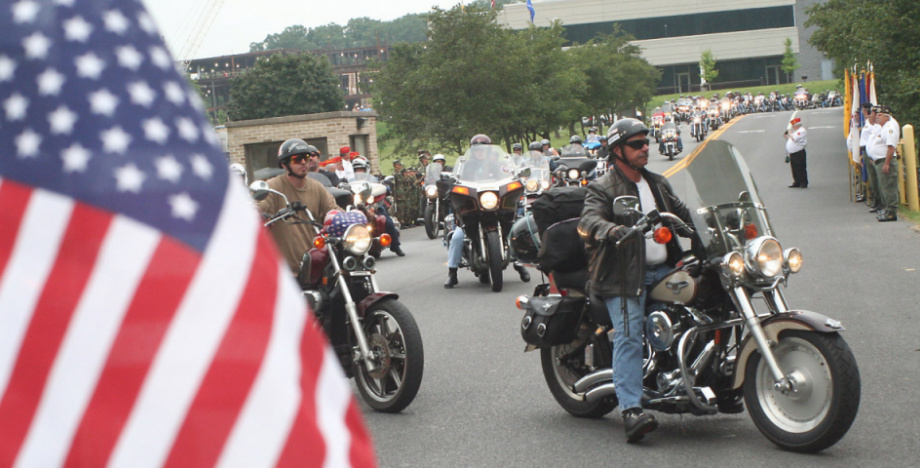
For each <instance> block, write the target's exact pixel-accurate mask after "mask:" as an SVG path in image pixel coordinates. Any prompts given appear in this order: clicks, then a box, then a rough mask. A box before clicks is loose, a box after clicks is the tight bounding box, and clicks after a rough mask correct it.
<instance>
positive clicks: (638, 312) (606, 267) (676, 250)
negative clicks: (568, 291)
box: [578, 118, 690, 442]
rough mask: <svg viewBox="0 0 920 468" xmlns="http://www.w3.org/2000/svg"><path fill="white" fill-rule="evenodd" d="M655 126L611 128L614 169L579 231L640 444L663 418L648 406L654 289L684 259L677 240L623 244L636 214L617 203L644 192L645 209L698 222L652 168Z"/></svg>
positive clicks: (593, 187)
mask: <svg viewBox="0 0 920 468" xmlns="http://www.w3.org/2000/svg"><path fill="white" fill-rule="evenodd" d="M648 133H649V129H648V127H646V126H645V125H644V124H643V123H642V122H640V121H638V120H636V119H628V118H627V119H621V120H619V121H617V122H616V123H615V124H614V125H613V126H612V127H611V128H610V130H609V131H608V133H607V140H608V143H609V145H610V148H611V153H610V156H611V157H610V161H609V167H610V168H611V169H610V170H608V171H607V173H606V174H604V176H603V177H601V178H599V179H597V180H595V181H593V182H591V183H590V184H588V187H587V191H588V194H587V197H586V198H585V208H584V211H583V212H582V218H581V221H580V222H579V224H578V232H579V234H580V235H581V237H582V239H583V240H584V241H585V243H586V250H587V253H588V259H589V260H588V262H589V265H588V278H589V281H590V284H591V289H592V293H593V294H597V295H599V296H601V297H602V298H603V299H604V303H605V304H606V306H607V312H608V313H609V314H610V318H611V319H612V322H613V328H614V330H615V331H614V339H613V369H614V371H613V372H614V373H613V381H614V384H615V385H616V393H617V398H618V399H619V405H620V410H621V411H622V414H623V423H624V430H625V432H626V440H627V442H636V441H638V440H640V439H642V438H643V437H644V436H645V434H647V433H648V432H651V431H653V430H655V429H656V428H657V427H658V422H657V421H656V420H655V418H654V416H652V415H650V414H646V413H645V412H644V411H643V410H642V407H641V397H642V336H643V333H644V323H645V310H646V308H645V307H646V292H647V291H648V288H649V287H650V286H651V285H653V284H655V283H656V282H658V281H659V280H660V279H661V278H662V277H664V276H665V275H666V274H667V273H668V271H670V267H672V266H673V265H675V264H676V263H677V261H678V260H679V259H680V257H681V252H682V250H681V248H680V244H679V243H678V241H677V239H676V238H674V239H672V240H671V242H668V244H667V245H661V244H656V243H655V242H654V241H652V240H647V239H645V238H644V237H643V236H640V235H634V236H632V237H630V238H628V239H626V240H624V241H623V243H622V244H621V245H620V246H616V242H617V241H619V240H621V239H623V238H624V237H625V236H626V234H627V232H628V231H629V227H630V226H631V225H632V224H633V222H634V221H635V218H636V217H635V215H631V214H626V215H615V214H614V212H613V201H614V199H615V198H617V197H619V196H624V195H630V196H634V197H637V198H638V199H639V201H640V205H641V210H642V211H643V212H644V213H649V212H650V211H652V210H656V209H657V210H659V211H667V212H670V213H674V214H675V215H677V216H679V217H680V218H681V219H683V220H684V221H687V222H690V212H689V210H688V209H687V207H686V206H685V205H684V204H683V202H681V201H680V200H679V199H678V198H677V196H675V195H674V192H673V190H672V189H671V185H670V184H669V183H668V181H667V179H665V178H664V177H662V176H661V175H659V174H655V173H652V172H649V171H648V170H646V169H645V166H646V164H648V156H649V154H648V152H649V148H648V143H649V140H648Z"/></svg>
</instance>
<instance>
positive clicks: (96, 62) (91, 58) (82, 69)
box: [75, 52, 105, 80]
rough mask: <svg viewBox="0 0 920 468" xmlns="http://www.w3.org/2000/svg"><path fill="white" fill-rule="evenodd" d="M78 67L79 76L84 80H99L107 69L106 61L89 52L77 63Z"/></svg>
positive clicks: (80, 57)
mask: <svg viewBox="0 0 920 468" xmlns="http://www.w3.org/2000/svg"><path fill="white" fill-rule="evenodd" d="M75 64H76V66H77V76H79V77H82V78H91V79H94V80H98V79H99V76H100V75H102V70H104V69H105V61H104V60H102V59H101V58H99V57H98V56H97V55H96V54H94V53H92V52H87V53H85V54H83V55H81V56H79V57H77V60H76V61H75Z"/></svg>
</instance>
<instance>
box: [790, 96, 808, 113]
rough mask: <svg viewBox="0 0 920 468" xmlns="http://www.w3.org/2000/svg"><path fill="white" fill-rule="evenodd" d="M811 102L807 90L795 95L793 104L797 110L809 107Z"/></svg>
mask: <svg viewBox="0 0 920 468" xmlns="http://www.w3.org/2000/svg"><path fill="white" fill-rule="evenodd" d="M810 104H811V101H810V100H809V99H808V94H805V92H799V93H796V94H795V95H793V98H792V105H793V107H795V110H803V109H807V108H808V107H809V105H810Z"/></svg>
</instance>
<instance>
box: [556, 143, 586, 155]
mask: <svg viewBox="0 0 920 468" xmlns="http://www.w3.org/2000/svg"><path fill="white" fill-rule="evenodd" d="M560 156H562V157H563V158H587V157H588V150H587V149H585V147H584V146H582V145H565V146H563V147H562V152H561V154H560Z"/></svg>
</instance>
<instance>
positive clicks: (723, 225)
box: [669, 140, 773, 257]
mask: <svg viewBox="0 0 920 468" xmlns="http://www.w3.org/2000/svg"><path fill="white" fill-rule="evenodd" d="M669 181H670V182H671V183H672V185H673V186H674V187H675V188H676V189H677V190H678V193H683V194H684V195H683V200H684V203H686V204H687V206H688V207H690V209H691V216H692V218H693V225H694V229H695V230H696V232H697V233H698V234H699V237H700V240H701V241H702V243H703V246H704V247H705V250H706V254H707V256H709V257H712V256H721V255H724V254H726V253H728V252H730V251H733V250H734V251H741V250H742V249H743V247H744V245H745V243H747V242H748V241H751V240H753V239H755V238H757V237H760V236H772V235H773V229H772V227H771V226H770V221H769V218H768V217H767V211H766V209H765V208H764V206H763V203H762V201H761V198H760V195H759V194H758V193H757V186H756V184H755V183H754V178H753V176H752V175H751V171H750V169H748V166H747V163H745V161H744V158H743V157H742V156H741V153H739V152H738V150H737V149H736V148H735V147H734V146H732V145H731V144H729V143H727V142H724V141H719V140H712V141H707V142H706V143H704V144H703V145H702V150H701V151H700V152H699V153H697V154H696V155H695V156H693V157H692V158H691V159H690V161H689V164H688V166H687V167H686V169H685V170H683V171H679V172H677V173H676V174H674V175H673V176H671V177H670V178H669ZM693 207H699V208H696V209H694V208H693Z"/></svg>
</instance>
